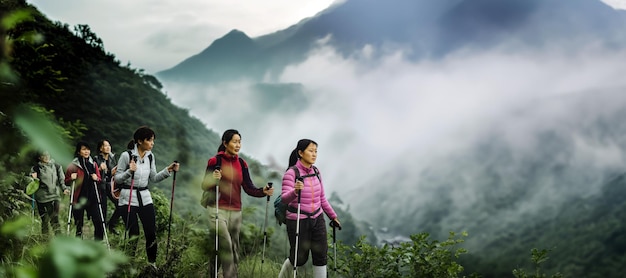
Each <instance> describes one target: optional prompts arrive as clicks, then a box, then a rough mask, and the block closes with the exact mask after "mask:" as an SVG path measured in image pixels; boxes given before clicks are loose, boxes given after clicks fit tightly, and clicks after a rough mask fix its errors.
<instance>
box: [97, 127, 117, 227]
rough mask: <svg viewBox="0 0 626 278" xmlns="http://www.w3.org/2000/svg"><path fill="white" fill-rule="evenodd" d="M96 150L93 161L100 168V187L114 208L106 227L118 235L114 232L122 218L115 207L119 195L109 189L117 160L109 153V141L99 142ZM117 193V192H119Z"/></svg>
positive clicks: (105, 204) (104, 203) (105, 206)
mask: <svg viewBox="0 0 626 278" xmlns="http://www.w3.org/2000/svg"><path fill="white" fill-rule="evenodd" d="M98 150H99V151H100V153H99V154H98V155H96V156H95V157H94V159H95V161H96V163H97V164H98V167H100V176H101V177H102V181H101V185H100V186H101V187H103V188H104V191H105V193H106V195H107V197H108V198H109V200H111V202H113V207H114V208H115V210H114V211H113V215H112V216H111V219H110V220H109V221H108V222H107V227H108V229H109V231H110V232H111V233H112V234H116V235H117V234H118V233H117V232H116V231H115V225H116V224H117V223H118V220H119V219H120V218H121V217H122V213H123V210H122V209H118V206H117V202H118V198H119V195H118V196H115V195H114V192H113V190H112V188H111V186H112V182H113V176H114V175H115V172H116V171H117V160H116V158H115V154H114V153H113V152H112V151H111V142H109V140H107V139H103V140H100V141H99V142H98ZM117 192H119V190H118V191H117ZM102 202H103V204H102V207H103V208H104V210H103V212H104V219H106V217H107V215H106V212H107V207H108V206H107V202H106V201H104V200H103V201H102Z"/></svg>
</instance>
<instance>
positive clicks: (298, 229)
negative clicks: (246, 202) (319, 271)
mask: <svg viewBox="0 0 626 278" xmlns="http://www.w3.org/2000/svg"><path fill="white" fill-rule="evenodd" d="M298 180H299V181H300V182H304V179H303V178H302V177H300V178H298ZM297 191H298V192H297V194H298V212H297V216H296V247H295V249H296V250H295V252H294V256H293V257H294V258H293V278H296V275H297V268H298V245H299V243H300V241H299V237H300V212H301V211H300V196H302V194H300V190H297ZM266 217H267V212H266ZM330 226H331V227H333V251H334V253H335V258H334V259H333V261H334V264H335V265H334V270H335V271H337V241H336V235H337V234H336V230H335V228H339V230H341V226H340V225H339V224H337V222H335V221H334V220H331V221H330Z"/></svg>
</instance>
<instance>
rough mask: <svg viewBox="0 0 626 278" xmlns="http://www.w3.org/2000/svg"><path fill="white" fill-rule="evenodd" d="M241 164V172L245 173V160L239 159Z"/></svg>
mask: <svg viewBox="0 0 626 278" xmlns="http://www.w3.org/2000/svg"><path fill="white" fill-rule="evenodd" d="M239 164H241V170H242V171H243V168H245V166H244V165H245V162H243V158H241V157H240V158H239Z"/></svg>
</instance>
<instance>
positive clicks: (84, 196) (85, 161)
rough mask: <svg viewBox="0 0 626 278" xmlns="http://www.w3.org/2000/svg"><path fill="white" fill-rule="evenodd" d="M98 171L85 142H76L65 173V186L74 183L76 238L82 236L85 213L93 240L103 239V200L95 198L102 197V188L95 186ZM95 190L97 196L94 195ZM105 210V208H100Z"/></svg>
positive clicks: (98, 178)
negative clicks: (90, 223)
mask: <svg viewBox="0 0 626 278" xmlns="http://www.w3.org/2000/svg"><path fill="white" fill-rule="evenodd" d="M100 179H101V177H100V171H99V169H98V164H97V163H96V162H95V161H94V160H93V159H92V158H91V149H90V148H89V145H88V144H87V143H85V142H78V143H77V144H76V149H75V151H74V159H73V160H72V163H70V165H69V166H67V171H65V184H66V185H67V186H71V185H72V182H74V183H75V184H74V192H73V194H74V199H73V200H74V203H73V204H72V208H73V211H72V214H73V215H74V222H75V223H76V236H77V237H80V238H82V236H83V220H84V213H85V211H87V219H91V222H92V223H93V227H94V235H93V237H94V239H96V240H102V239H103V238H104V228H103V226H102V218H101V217H100V208H98V203H100V204H101V205H102V203H105V202H106V201H105V200H100V202H98V199H97V196H100V197H102V196H104V188H101V187H99V186H96V185H98V184H100ZM96 190H98V194H97V195H96ZM102 209H103V210H104V209H106V207H102Z"/></svg>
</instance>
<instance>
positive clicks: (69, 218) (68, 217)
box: [67, 180, 76, 236]
mask: <svg viewBox="0 0 626 278" xmlns="http://www.w3.org/2000/svg"><path fill="white" fill-rule="evenodd" d="M75 184H76V180H72V192H71V193H70V210H69V211H68V212H67V235H68V236H69V235H70V223H71V221H72V205H73V204H74V185H75Z"/></svg>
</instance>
